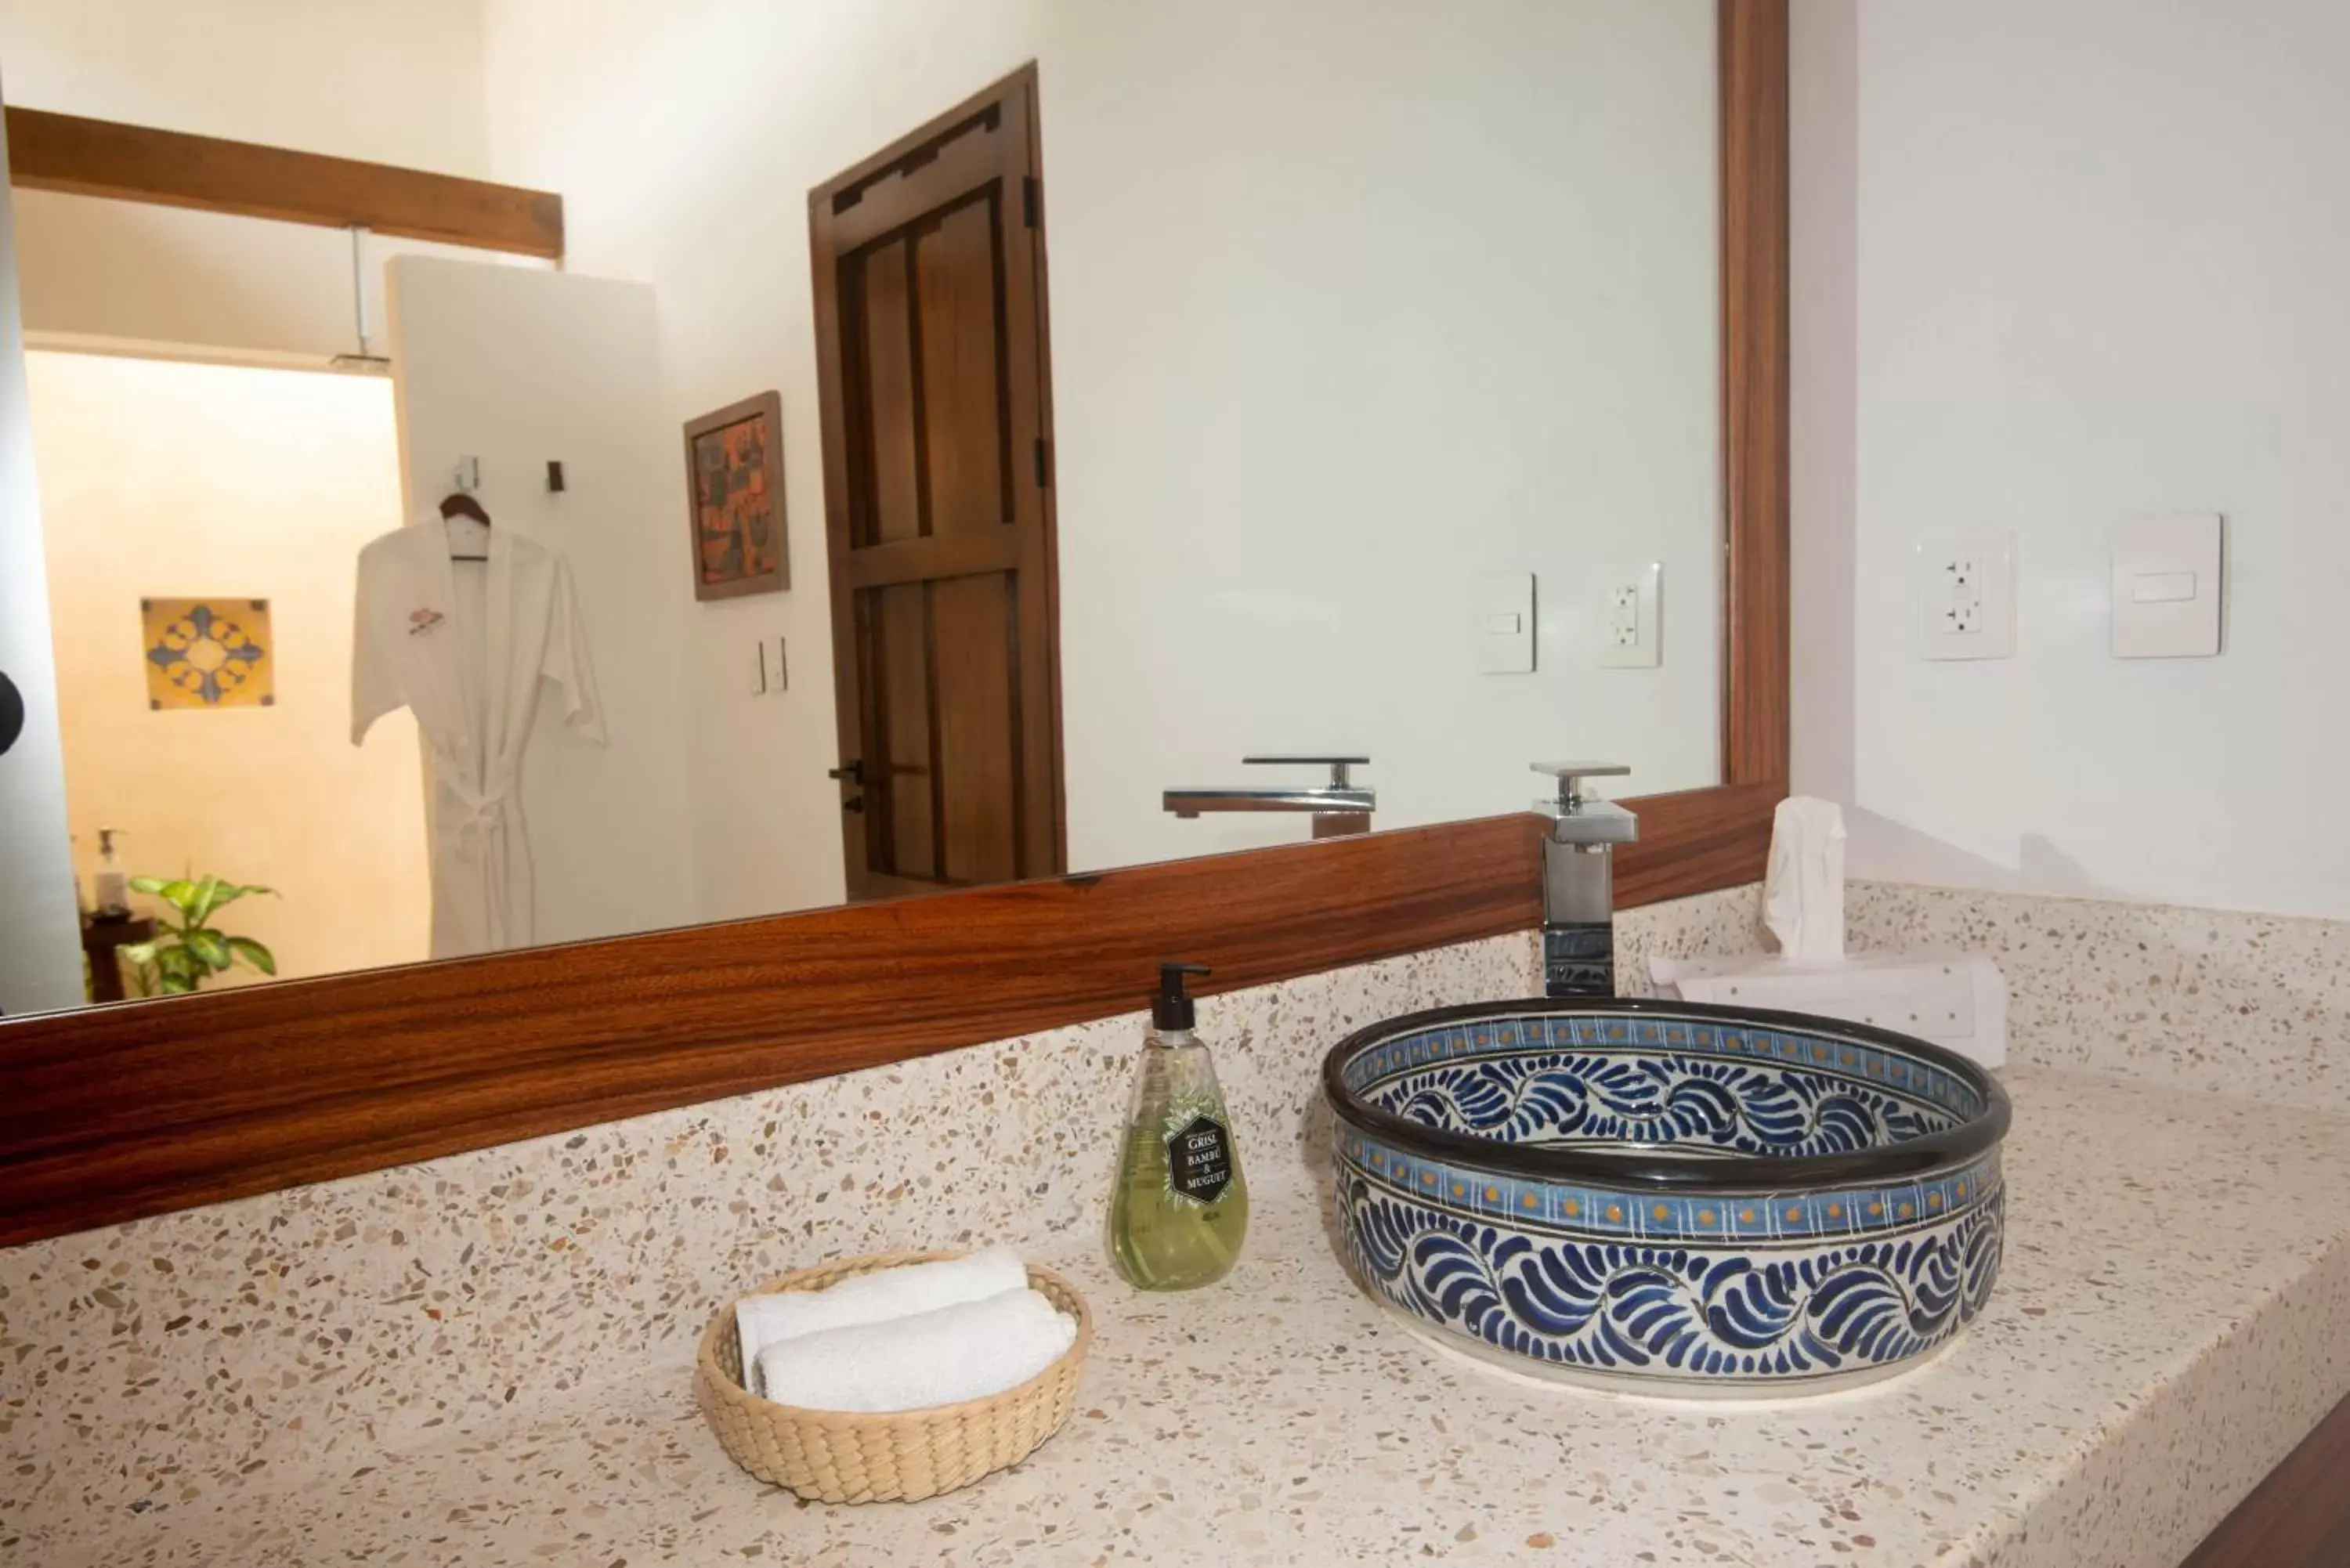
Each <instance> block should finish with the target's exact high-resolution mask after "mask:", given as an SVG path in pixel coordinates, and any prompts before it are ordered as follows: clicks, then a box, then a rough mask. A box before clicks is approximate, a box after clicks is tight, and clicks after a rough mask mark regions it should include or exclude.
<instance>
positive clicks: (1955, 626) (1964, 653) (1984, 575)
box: [1911, 528, 2015, 659]
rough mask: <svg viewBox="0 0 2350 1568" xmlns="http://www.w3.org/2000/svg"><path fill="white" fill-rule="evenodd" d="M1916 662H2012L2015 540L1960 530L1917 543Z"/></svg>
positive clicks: (1995, 531) (1993, 531) (2006, 532)
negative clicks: (1989, 660) (1999, 660)
mask: <svg viewBox="0 0 2350 1568" xmlns="http://www.w3.org/2000/svg"><path fill="white" fill-rule="evenodd" d="M1911 575H1912V576H1914V577H1915V579H1916V589H1917V597H1918V658H1920V659H2012V658H2014V657H2015V534H2014V532H2013V531H2012V529H2006V528H1961V529H1952V530H1950V531H1948V532H1944V533H1939V534H1928V535H1924V536H1923V537H1921V538H1920V539H1919V540H1918V545H1917V549H1916V552H1915V554H1914V556H1913V557H1912V567H1911Z"/></svg>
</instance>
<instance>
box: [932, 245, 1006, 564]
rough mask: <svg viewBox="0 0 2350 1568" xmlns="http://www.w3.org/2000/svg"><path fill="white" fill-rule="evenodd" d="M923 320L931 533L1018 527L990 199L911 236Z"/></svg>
mask: <svg viewBox="0 0 2350 1568" xmlns="http://www.w3.org/2000/svg"><path fill="white" fill-rule="evenodd" d="M914 255H915V275H916V276H917V277H918V279H919V280H920V290H919V296H918V297H919V299H920V306H921V316H920V321H921V325H922V328H923V330H922V337H921V343H922V394H923V395H922V404H923V411H924V414H925V416H926V419H925V421H924V434H925V436H926V437H927V439H928V445H929V469H930V481H931V532H933V533H937V534H966V533H979V532H982V531H984V530H988V529H994V528H1001V527H1006V526H1017V525H1018V521H1019V520H1018V519H1017V518H1016V517H1014V514H1013V502H1012V496H1011V494H1010V493H1009V491H1008V489H1007V487H1006V485H1005V484H1004V478H1005V472H1006V470H1007V469H1008V468H1009V467H1010V463H1009V462H1007V461H1006V454H1005V452H1004V451H1003V448H1004V444H1005V442H1006V441H1008V440H1009V439H1010V431H1009V426H1010V422H1011V421H1009V419H1007V418H1006V410H1005V404H1006V402H1007V401H1008V397H1007V391H1006V389H1005V387H1004V385H1003V376H1002V374H1001V373H1000V367H999V363H998V360H997V358H996V352H995V340H996V335H997V333H998V332H1000V331H1001V330H1002V328H1003V312H1002V311H1001V310H1000V309H999V308H998V305H997V300H998V296H999V295H1000V293H1001V289H1000V288H999V286H998V279H997V275H996V256H997V245H996V243H995V203H994V202H993V199H990V200H986V201H980V202H971V203H969V204H967V205H965V206H962V207H958V208H956V209H955V210H954V211H952V212H951V213H947V214H946V215H945V216H944V217H942V218H941V219H940V220H939V221H938V223H937V225H936V226H935V227H933V228H931V229H930V230H929V231H928V232H927V233H925V234H921V235H920V237H919V239H918V240H917V242H916V244H915V250H914Z"/></svg>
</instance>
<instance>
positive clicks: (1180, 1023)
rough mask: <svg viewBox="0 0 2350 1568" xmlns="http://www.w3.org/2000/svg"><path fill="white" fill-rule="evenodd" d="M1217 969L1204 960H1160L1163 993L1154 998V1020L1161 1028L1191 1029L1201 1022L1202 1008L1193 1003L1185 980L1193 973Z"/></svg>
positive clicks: (1152, 1008) (1152, 999)
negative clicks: (1203, 961)
mask: <svg viewBox="0 0 2350 1568" xmlns="http://www.w3.org/2000/svg"><path fill="white" fill-rule="evenodd" d="M1213 972H1214V971H1211V970H1210V969H1209V968H1208V966H1207V965H1206V964H1203V963H1162V964H1160V965H1159V994H1158V995H1157V996H1154V997H1152V998H1151V999H1150V1022H1151V1023H1153V1024H1155V1025H1157V1026H1158V1027H1159V1028H1161V1029H1190V1028H1191V1027H1193V1026H1194V1025H1195V1024H1197V1023H1199V1011H1198V1009H1196V1008H1195V1007H1193V1006H1192V1004H1191V992H1188V991H1186V990H1184V988H1183V987H1184V982H1185V981H1186V980H1187V979H1188V977H1190V976H1191V975H1195V974H1211V973H1213Z"/></svg>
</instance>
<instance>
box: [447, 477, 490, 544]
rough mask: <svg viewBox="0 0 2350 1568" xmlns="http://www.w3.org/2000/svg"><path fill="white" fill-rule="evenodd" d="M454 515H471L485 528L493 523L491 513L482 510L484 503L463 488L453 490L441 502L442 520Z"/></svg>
mask: <svg viewBox="0 0 2350 1568" xmlns="http://www.w3.org/2000/svg"><path fill="white" fill-rule="evenodd" d="M452 517H471V518H472V519H473V521H474V522H476V523H479V524H481V525H482V526H483V527H484V528H487V527H489V526H490V525H491V524H490V514H488V513H486V512H484V511H483V510H482V504H481V503H480V502H478V501H476V500H474V499H473V497H472V496H470V495H468V494H466V493H464V492H463V491H462V490H459V491H452V493H450V494H449V495H448V496H446V497H445V498H443V499H442V503H441V521H442V522H443V523H446V522H447V521H449V519H450V518H452ZM449 558H450V559H451V560H452V561H486V560H488V559H489V557H488V556H450V557H449Z"/></svg>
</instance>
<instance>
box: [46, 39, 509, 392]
mask: <svg viewBox="0 0 2350 1568" xmlns="http://www.w3.org/2000/svg"><path fill="white" fill-rule="evenodd" d="M0 78H5V80H6V82H7V84H8V94H9V99H10V101H11V102H14V103H18V104H22V105H26V106H27V107H30V108H34V109H54V110H57V111H59V112H61V113H67V114H79V115H88V116H91V117H93V118H96V119H116V120H122V121H126V122H128V123H130V124H133V125H147V126H155V127H159V128H161V129H163V130H184V131H190V132H193V133H196V134H199V135H204V136H222V137H227V138H230V139H231V140H240V141H257V142H262V143H265V144H266V145H269V146H274V147H291V148H296V149H299V150H301V151H307V152H323V153H329V154H332V155H334V156H337V157H342V158H359V159H366V160H369V161H374V162H380V163H394V164H400V165H404V166H406V167H409V168H412V169H429V170H434V171H439V172H442V173H446V174H463V175H470V176H474V177H481V176H483V175H484V173H485V171H486V167H487V162H488V159H487V152H486V133H485V130H484V109H483V91H484V83H483V76H482V15H481V3H480V0H328V3H317V4H302V3H298V0H0ZM17 209H18V229H19V233H18V249H19V265H20V269H21V272H22V288H23V292H24V310H25V321H26V328H27V330H29V331H31V332H33V333H35V334H36V336H37V337H39V338H40V339H42V340H45V341H49V342H53V343H54V342H56V341H57V340H58V339H59V337H60V336H61V335H62V336H64V337H75V338H88V337H98V338H121V339H128V340H130V341H133V342H138V343H165V344H180V345H189V344H192V345H203V346H205V347H208V348H224V349H232V350H261V351H265V352H269V353H288V354H300V355H306V356H309V357H313V358H316V357H319V356H324V355H329V354H335V353H340V352H344V351H347V350H348V349H350V348H352V347H353V344H352V319H351V285H350V249H349V244H350V242H349V240H348V237H347V236H345V235H344V234H341V233H339V232H338V231H335V230H331V229H319V228H311V227H307V226H304V225H301V224H296V223H265V222H261V221H258V220H255V219H251V218H233V217H224V216H221V215H219V214H216V213H184V212H176V211H173V210H172V209H169V208H164V207H151V206H142V205H139V204H136V203H132V202H108V201H98V200H94V199H92V198H89V197H86V196H63V195H57V194H55V193H52V192H41V191H30V192H18V193H17ZM403 253H414V254H472V253H464V252H459V251H455V250H453V249H452V248H451V247H446V246H437V245H427V244H421V243H420V242H411V241H398V242H390V241H377V242H375V243H374V245H373V256H374V260H373V265H371V266H370V269H369V274H370V279H371V283H370V295H371V300H370V306H371V310H372V313H373V319H374V320H375V321H376V322H377V323H378V328H379V336H380V323H381V322H382V319H383V301H382V296H381V263H382V258H383V257H384V256H387V255H390V254H403ZM381 351H382V350H381V348H380V346H379V347H378V348H377V352H379V353H380V352H381Z"/></svg>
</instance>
